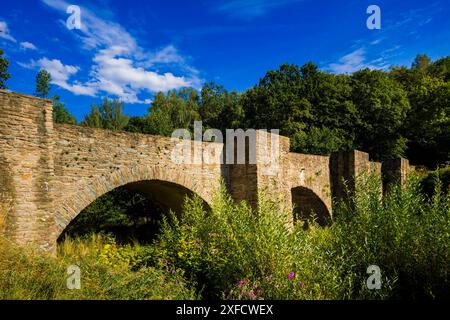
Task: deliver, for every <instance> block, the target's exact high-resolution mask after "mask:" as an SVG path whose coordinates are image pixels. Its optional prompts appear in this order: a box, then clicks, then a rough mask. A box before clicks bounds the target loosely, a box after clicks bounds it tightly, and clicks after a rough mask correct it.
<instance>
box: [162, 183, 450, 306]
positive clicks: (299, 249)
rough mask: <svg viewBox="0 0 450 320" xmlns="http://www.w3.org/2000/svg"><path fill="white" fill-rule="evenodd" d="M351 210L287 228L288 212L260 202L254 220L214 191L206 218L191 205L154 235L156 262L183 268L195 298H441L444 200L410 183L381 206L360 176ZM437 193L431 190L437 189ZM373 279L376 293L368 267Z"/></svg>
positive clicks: (449, 209) (446, 263)
mask: <svg viewBox="0 0 450 320" xmlns="http://www.w3.org/2000/svg"><path fill="white" fill-rule="evenodd" d="M357 180H358V185H357V192H356V196H355V197H354V198H353V199H352V200H353V201H351V203H352V205H344V204H340V205H337V206H336V208H335V219H334V222H333V224H332V226H331V227H329V228H320V227H318V226H317V225H316V224H315V223H310V225H311V227H310V228H309V229H308V230H306V231H305V230H304V229H303V228H302V226H300V224H299V225H296V226H294V227H293V228H289V227H288V226H287V223H286V222H287V221H288V220H289V218H290V215H291V214H292V213H291V212H286V211H283V210H282V209H281V208H280V207H279V206H278V205H277V204H276V203H273V202H271V201H269V200H268V199H267V198H265V197H264V195H261V197H260V198H261V199H262V202H261V205H260V206H259V208H258V210H257V211H256V212H254V211H252V210H251V209H250V208H249V207H248V206H247V205H245V204H239V205H236V204H234V203H233V201H232V200H231V199H230V197H229V196H228V195H227V194H226V192H225V191H224V190H223V189H222V190H221V192H220V193H219V194H218V195H217V196H216V199H215V201H214V203H213V205H212V210H211V212H205V211H204V210H203V209H202V206H201V202H200V201H199V200H196V199H191V200H188V201H187V203H186V210H185V216H184V217H183V219H182V220H179V219H178V218H177V217H175V216H173V217H172V219H171V220H170V221H166V222H165V223H164V225H163V228H162V234H161V237H160V241H159V243H157V244H156V246H157V248H158V249H157V250H155V251H156V252H158V254H159V255H160V256H161V257H162V258H163V259H164V260H166V261H169V263H170V264H172V265H175V266H177V267H178V268H181V269H184V270H185V271H186V274H187V276H188V277H189V279H191V281H194V282H196V283H198V284H199V288H200V289H202V290H203V296H204V297H213V298H220V297H224V298H234V299H242V298H244V299H390V298H393V299H395V298H408V299H419V298H430V299H434V298H449V288H450V281H449V267H450V233H449V232H450V196H445V195H443V194H442V192H441V191H440V190H438V189H437V190H435V193H434V196H433V197H432V198H427V197H426V196H425V195H423V194H422V193H421V188H420V184H419V182H418V180H417V179H416V178H414V177H412V178H411V179H410V180H409V182H408V184H407V185H406V186H404V187H400V186H391V187H390V191H389V192H388V194H387V195H385V196H384V197H381V191H380V187H379V186H380V185H381V181H380V180H379V178H377V177H374V176H372V177H360V178H359V179H357ZM437 185H439V184H437ZM371 265H377V266H378V267H379V268H380V270H381V280H382V286H381V289H379V290H370V289H369V288H368V287H367V278H368V277H369V274H367V273H366V272H367V268H368V267H369V266H371Z"/></svg>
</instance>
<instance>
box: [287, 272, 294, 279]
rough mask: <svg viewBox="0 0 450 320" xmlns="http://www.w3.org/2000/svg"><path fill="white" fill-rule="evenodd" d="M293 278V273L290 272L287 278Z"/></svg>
mask: <svg viewBox="0 0 450 320" xmlns="http://www.w3.org/2000/svg"><path fill="white" fill-rule="evenodd" d="M294 276H295V272H294V271H292V272H291V273H289V274H288V278H289V279H292V278H293V277H294Z"/></svg>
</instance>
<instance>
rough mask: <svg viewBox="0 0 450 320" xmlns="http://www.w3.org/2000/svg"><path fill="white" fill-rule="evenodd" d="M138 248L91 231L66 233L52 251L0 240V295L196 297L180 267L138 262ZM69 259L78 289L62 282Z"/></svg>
mask: <svg viewBox="0 0 450 320" xmlns="http://www.w3.org/2000/svg"><path fill="white" fill-rule="evenodd" d="M143 251H144V248H142V247H139V246H136V247H131V246H126V247H122V246H118V245H117V244H116V243H115V242H114V241H113V240H112V239H108V238H107V239H104V238H102V237H99V236H93V237H91V238H89V239H79V240H71V239H66V240H65V242H64V243H63V244H62V245H61V246H60V248H59V252H58V256H57V257H55V256H51V255H47V254H42V253H39V252H34V251H32V250H31V249H24V248H18V247H16V246H14V245H12V244H11V243H9V242H7V241H5V240H4V239H3V240H0V299H39V300H41V299H44V300H48V299H93V300H99V299H196V298H197V296H196V295H195V292H194V290H193V288H189V286H187V285H186V283H185V282H184V280H183V278H182V275H181V274H180V273H179V272H178V273H171V272H168V271H166V270H161V269H156V268H153V267H144V266H140V261H141V260H140V259H141V257H142V254H143ZM144 256H145V255H144ZM73 264H75V265H78V266H79V267H80V269H81V289H80V290H77V289H73V290H69V289H68V288H67V284H66V281H67V277H68V275H67V268H68V266H70V265H73Z"/></svg>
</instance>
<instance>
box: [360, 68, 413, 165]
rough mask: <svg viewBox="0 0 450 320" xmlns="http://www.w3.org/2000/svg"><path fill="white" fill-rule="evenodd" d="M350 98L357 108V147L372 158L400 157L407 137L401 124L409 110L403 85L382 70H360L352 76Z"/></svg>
mask: <svg viewBox="0 0 450 320" xmlns="http://www.w3.org/2000/svg"><path fill="white" fill-rule="evenodd" d="M352 79H353V81H354V82H353V86H352V89H353V90H352V91H353V93H352V99H353V103H354V104H355V106H356V109H357V110H358V115H359V119H360V122H359V125H358V124H356V125H355V129H356V130H357V131H358V135H357V138H356V146H357V148H360V149H362V150H364V151H366V152H369V154H370V155H371V156H372V157H374V158H375V159H381V160H384V159H389V158H395V157H399V156H402V155H403V154H404V152H405V148H406V145H405V144H406V140H405V138H404V137H403V136H402V135H401V130H400V129H401V127H402V125H403V122H404V120H405V119H406V116H407V112H408V111H409V108H410V106H409V102H408V99H407V95H406V93H405V92H404V91H403V89H402V87H401V86H400V85H399V84H398V83H396V82H395V81H393V80H392V79H390V78H389V77H388V75H387V74H386V73H385V72H383V71H378V70H369V69H366V70H361V71H358V72H355V73H354V74H353V76H352Z"/></svg>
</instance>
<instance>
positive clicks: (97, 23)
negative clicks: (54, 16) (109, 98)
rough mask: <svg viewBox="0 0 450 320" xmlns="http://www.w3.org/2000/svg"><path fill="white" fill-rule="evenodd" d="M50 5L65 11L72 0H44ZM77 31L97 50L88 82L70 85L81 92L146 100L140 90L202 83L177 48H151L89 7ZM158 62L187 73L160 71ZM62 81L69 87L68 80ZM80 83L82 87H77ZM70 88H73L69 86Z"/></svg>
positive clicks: (88, 45) (170, 46)
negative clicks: (141, 95)
mask: <svg viewBox="0 0 450 320" xmlns="http://www.w3.org/2000/svg"><path fill="white" fill-rule="evenodd" d="M42 1H43V2H44V3H45V4H46V5H48V6H50V7H51V8H54V9H56V10H59V11H62V12H63V13H64V14H66V13H65V10H66V8H67V6H69V3H67V2H65V1H63V0H42ZM79 31H80V32H74V33H73V34H74V35H75V36H76V37H77V38H78V39H79V40H81V43H82V46H83V47H84V48H85V49H87V50H90V51H93V52H94V54H93V58H92V66H91V69H90V72H89V76H90V77H91V78H90V79H89V80H88V81H87V82H86V83H85V84H81V83H76V84H74V85H71V86H70V87H69V88H70V90H71V91H72V92H74V93H75V92H77V94H84V93H83V92H86V93H88V94H89V95H94V94H97V93H100V92H105V93H107V94H111V95H115V96H118V97H120V98H121V99H123V100H124V101H125V102H128V103H144V102H145V101H146V100H147V101H148V98H146V99H143V100H141V99H139V98H138V95H139V94H145V93H147V94H149V93H150V94H151V93H155V92H158V91H168V90H172V89H179V88H182V87H187V86H194V87H197V88H198V87H199V84H200V83H201V80H200V79H199V78H198V71H197V70H195V69H194V68H192V67H190V66H189V65H188V64H187V63H186V61H185V59H184V58H183V57H182V56H181V55H179V53H178V51H177V49H176V48H175V47H174V46H172V45H169V46H166V47H164V48H162V49H160V50H156V51H149V50H144V49H143V48H141V47H140V46H139V45H138V44H137V41H136V40H135V39H134V38H133V37H132V36H131V35H130V34H129V33H128V32H127V31H126V30H125V29H124V28H123V27H122V26H121V25H119V24H117V23H115V22H112V21H106V20H103V19H100V18H98V17H97V16H96V15H95V14H93V13H92V12H91V11H89V10H88V9H86V8H83V7H82V8H81V30H79ZM155 66H163V67H166V68H165V69H168V68H169V67H170V68H169V69H175V70H177V71H178V72H179V73H182V74H184V75H183V76H176V75H174V74H173V73H172V72H164V73H159V72H157V71H156V70H151V69H150V68H152V67H153V68H154V67H155ZM61 84H62V85H60V84H58V85H60V86H61V87H63V88H66V89H67V86H69V84H68V83H67V81H65V82H62V83H61ZM77 86H79V87H77ZM68 90H69V89H68Z"/></svg>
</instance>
